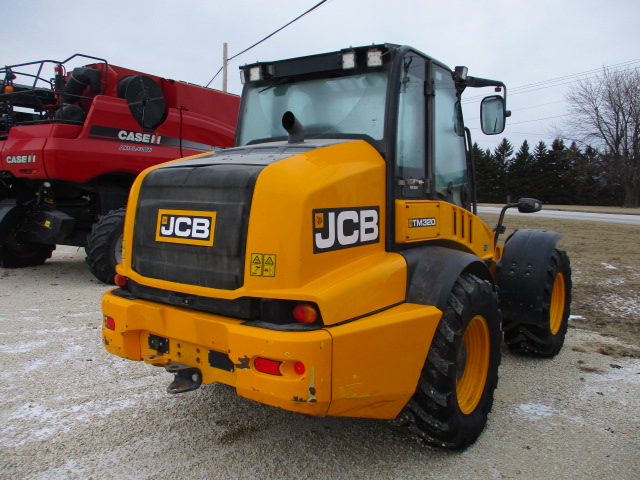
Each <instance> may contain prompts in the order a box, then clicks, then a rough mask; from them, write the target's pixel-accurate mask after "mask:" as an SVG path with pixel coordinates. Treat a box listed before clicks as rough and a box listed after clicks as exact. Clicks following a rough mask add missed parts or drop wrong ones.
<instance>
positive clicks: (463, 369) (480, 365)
mask: <svg viewBox="0 0 640 480" xmlns="http://www.w3.org/2000/svg"><path fill="white" fill-rule="evenodd" d="M490 353H491V343H490V341H489V327H488V326H487V321H486V320H485V319H484V317H483V316H481V315H477V316H475V317H473V319H472V320H471V322H470V323H469V325H468V326H467V329H466V331H465V332H464V336H463V337H462V344H461V345H460V352H459V353H458V358H457V361H456V365H457V370H458V379H457V381H456V394H457V398H458V406H459V407H460V410H461V411H462V413H464V414H469V413H471V412H473V411H474V410H475V408H476V407H477V406H478V402H480V398H482V392H484V385H485V383H486V381H487V372H488V370H489V357H490Z"/></svg>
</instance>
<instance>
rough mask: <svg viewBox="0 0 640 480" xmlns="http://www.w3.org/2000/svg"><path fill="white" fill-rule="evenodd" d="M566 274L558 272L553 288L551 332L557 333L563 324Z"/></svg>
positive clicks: (550, 318)
mask: <svg viewBox="0 0 640 480" xmlns="http://www.w3.org/2000/svg"><path fill="white" fill-rule="evenodd" d="M564 294H565V289H564V275H562V274H561V273H558V274H557V275H556V278H555V280H554V281H553V290H552V291H551V305H550V307H549V327H550V328H551V333H552V334H553V335H555V334H556V333H558V330H560V325H562V317H563V316H564V303H565V296H564Z"/></svg>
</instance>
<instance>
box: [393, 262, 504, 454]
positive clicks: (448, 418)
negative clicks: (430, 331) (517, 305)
mask: <svg viewBox="0 0 640 480" xmlns="http://www.w3.org/2000/svg"><path fill="white" fill-rule="evenodd" d="M501 341H502V333H501V330H500V311H499V310H498V298H497V295H496V294H495V292H494V290H493V286H492V285H491V284H490V283H489V282H487V281H485V280H481V279H479V278H478V277H476V276H474V275H471V274H463V275H461V276H460V277H459V278H458V280H457V281H456V284H455V286H454V288H453V291H452V292H451V294H450V296H449V299H448V301H447V306H446V308H445V310H444V313H443V315H442V319H441V320H440V323H439V325H438V328H437V330H436V333H435V335H434V337H433V340H432V343H431V348H430V349H429V354H428V355H427V360H426V362H425V365H424V367H423V369H422V373H421V376H420V380H419V381H418V386H417V388H416V392H415V393H414V394H413V397H412V398H411V400H409V403H408V404H407V406H406V407H405V408H404V410H403V411H402V412H401V414H400V415H399V416H398V418H397V419H396V421H395V423H396V424H400V425H403V426H405V428H408V429H409V431H410V432H411V433H412V434H413V435H415V436H416V437H417V438H418V439H420V440H421V441H423V442H426V443H428V444H430V445H433V446H436V447H441V448H452V449H463V448H466V447H467V446H469V445H470V444H471V443H473V442H474V441H475V440H476V439H477V438H478V436H479V435H480V433H481V432H482V430H483V429H484V426H485V424H486V422H487V415H488V414H489V412H490V411H491V406H492V405H493V392H494V390H495V389H496V386H497V385H498V366H499V365H500V344H501Z"/></svg>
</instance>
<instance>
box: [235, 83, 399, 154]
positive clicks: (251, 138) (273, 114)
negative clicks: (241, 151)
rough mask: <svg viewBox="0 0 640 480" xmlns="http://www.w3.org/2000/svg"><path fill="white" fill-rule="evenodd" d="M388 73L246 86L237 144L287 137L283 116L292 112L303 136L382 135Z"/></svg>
mask: <svg viewBox="0 0 640 480" xmlns="http://www.w3.org/2000/svg"><path fill="white" fill-rule="evenodd" d="M387 76H388V75H387V72H386V71H377V72H372V73H366V74H361V75H352V76H346V77H338V78H322V79H315V80H305V81H298V82H292V83H283V84H280V85H275V86H265V85H264V84H262V85H261V86H252V85H247V86H245V88H246V90H245V92H244V95H245V99H244V103H243V110H242V113H241V114H240V118H241V119H242V120H241V125H239V126H238V127H239V131H240V133H239V138H238V145H246V144H248V143H251V142H256V141H267V140H269V139H272V138H278V137H279V138H282V137H286V136H287V132H286V131H285V129H284V128H283V127H282V115H283V114H284V113H285V112H287V111H291V112H293V114H294V115H295V116H296V118H297V119H298V120H299V121H300V123H301V124H302V125H303V126H304V130H305V137H306V138H314V137H316V138H317V137H324V138H329V137H332V136H333V137H340V136H345V135H349V136H352V135H357V136H363V137H369V138H371V139H373V140H382V138H383V133H384V111H385V100H386V94H387Z"/></svg>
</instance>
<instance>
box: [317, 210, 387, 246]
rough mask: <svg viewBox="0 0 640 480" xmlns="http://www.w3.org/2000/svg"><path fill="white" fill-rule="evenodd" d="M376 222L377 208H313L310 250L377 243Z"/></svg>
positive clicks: (378, 238) (378, 216) (378, 217)
mask: <svg viewBox="0 0 640 480" xmlns="http://www.w3.org/2000/svg"><path fill="white" fill-rule="evenodd" d="M379 222H380V208H379V207H355V208H322V209H317V210H313V253H322V252H331V251H333V250H341V249H343V248H351V247H358V246H360V245H369V244H371V243H377V242H379V241H380V227H379Z"/></svg>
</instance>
